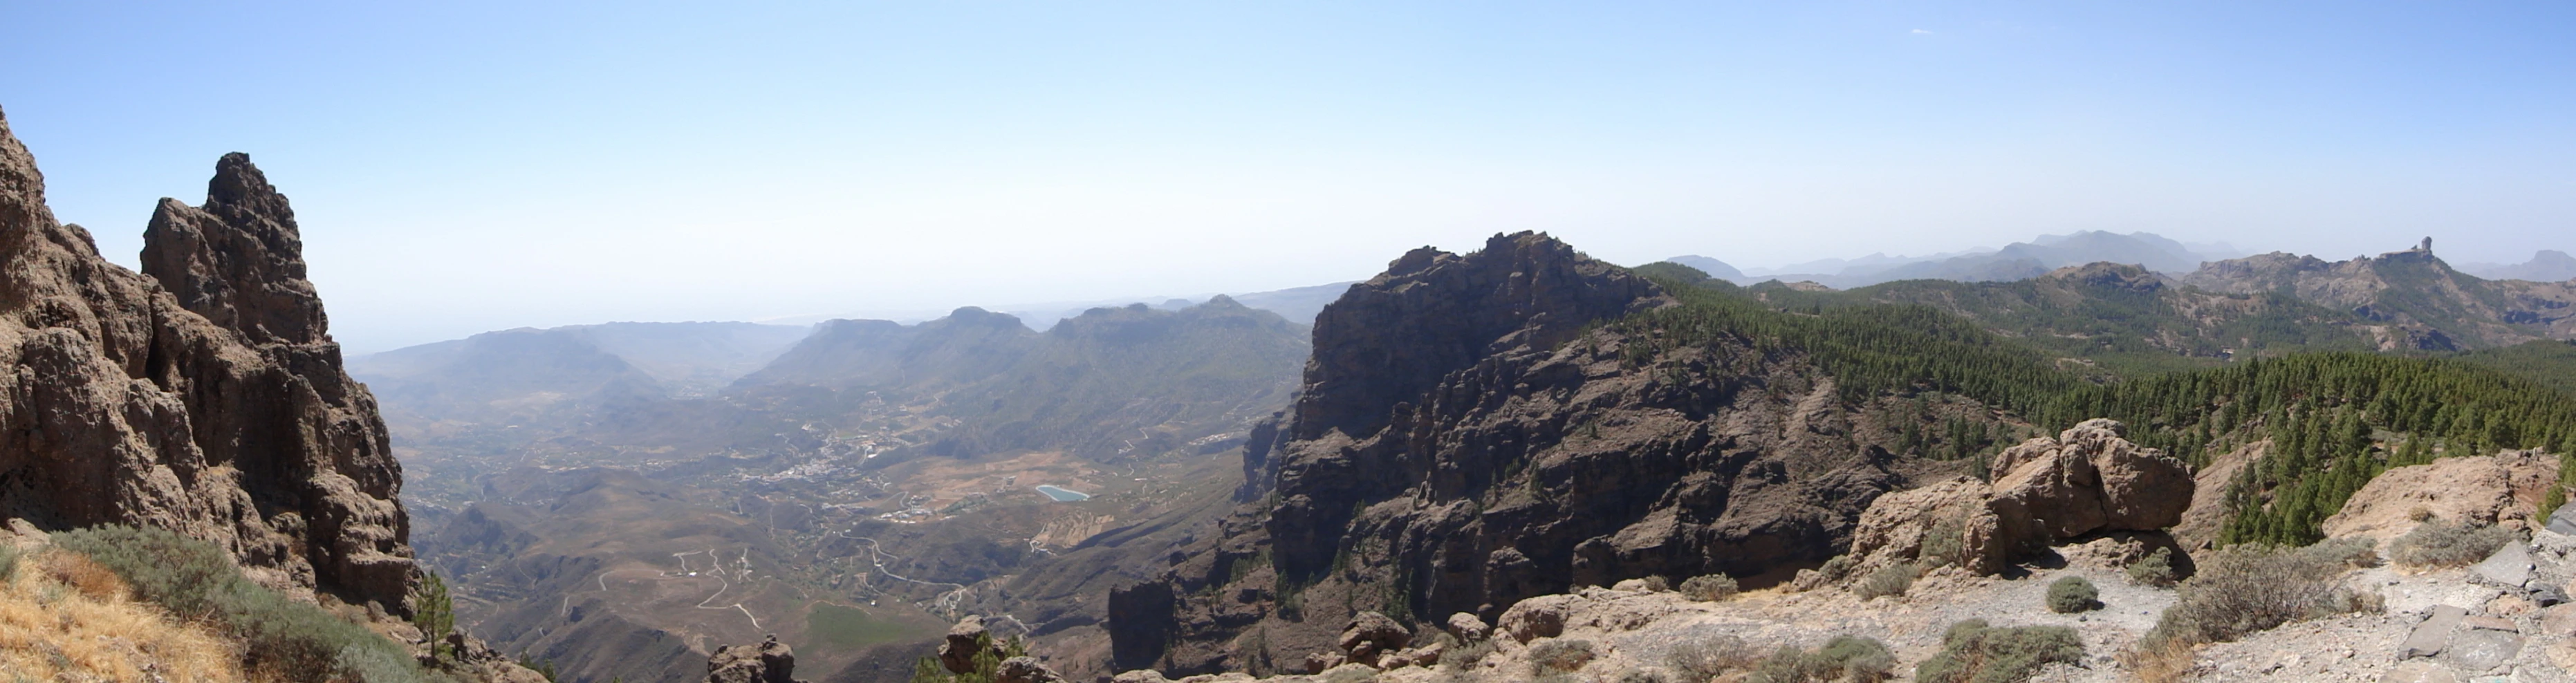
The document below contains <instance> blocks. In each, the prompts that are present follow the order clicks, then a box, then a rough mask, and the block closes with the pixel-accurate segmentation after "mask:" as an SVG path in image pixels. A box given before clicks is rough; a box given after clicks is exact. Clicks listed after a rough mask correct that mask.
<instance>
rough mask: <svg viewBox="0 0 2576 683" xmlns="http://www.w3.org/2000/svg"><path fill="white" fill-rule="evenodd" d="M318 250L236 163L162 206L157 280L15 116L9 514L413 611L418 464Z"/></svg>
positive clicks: (3, 484)
mask: <svg viewBox="0 0 2576 683" xmlns="http://www.w3.org/2000/svg"><path fill="white" fill-rule="evenodd" d="M301 251H302V244H301V240H300V237H299V235H298V233H297V228H296V225H295V219H294V213H293V212H292V211H291V210H290V209H288V207H287V202H286V197H285V196H284V195H281V194H279V193H278V192H277V191H276V189H275V188H274V187H271V186H270V185H269V184H268V182H267V180H266V178H264V177H263V176H261V174H260V172H259V169H257V168H256V167H253V166H252V165H251V164H250V160H249V158H248V157H245V156H242V155H239V154H234V155H228V156H226V157H224V159H223V160H222V161H221V162H219V163H218V164H217V167H216V175H215V178H214V180H213V181H212V182H211V183H209V185H208V191H207V201H206V205H205V206H204V207H202V208H195V207H188V206H186V205H184V204H181V203H179V202H176V201H172V200H163V202H162V204H161V208H160V210H159V211H158V212H156V214H155V215H154V218H153V222H152V226H151V229H150V230H148V231H147V232H146V233H145V247H144V253H143V263H144V269H145V273H143V274H137V273H135V272H132V271H128V270H125V269H124V268H121V267H118V266H116V265H114V264H111V263H109V262H108V261H107V260H106V259H105V258H102V257H101V256H100V255H99V253H98V249H97V245H96V244H95V243H93V242H92V241H91V239H90V237H89V234H88V233H87V232H86V231H84V230H82V229H80V228H79V227H78V226H69V225H62V224H59V223H57V222H55V220H54V217H53V214H52V211H51V210H50V209H48V208H46V206H45V204H44V180H43V177H42V176H41V175H40V174H39V173H38V172H37V171H36V168H35V162H34V160H33V159H32V158H30V157H29V156H28V154H27V152H26V148H25V147H24V146H22V145H20V144H19V143H18V141H17V139H16V138H15V137H14V136H12V135H10V134H9V132H8V128H7V124H6V122H5V121H0V358H4V359H5V360H6V361H7V363H8V367H11V368H14V369H15V370H14V371H13V372H10V373H8V374H6V375H0V517H17V518H23V519H26V520H28V521H29V522H31V523H32V524H33V525H34V526H36V527H39V528H43V529H53V530H59V529H68V528H75V527H82V526H90V525H96V524H107V523H122V524H135V525H145V526H155V527H161V528H167V529H172V530H176V531H180V532H182V533H186V534H188V535H191V536H195V537H198V538H202V539H206V540H208V541H211V542H214V543H216V544H217V545H220V546H222V547H224V548H226V549H228V550H230V551H232V553H233V554H234V556H235V557H237V558H239V559H240V561H241V563H242V564H243V566H244V567H245V568H246V569H247V570H248V571H249V573H250V574H251V575H252V577H253V578H255V579H257V580H259V581H261V582H262V583H264V584H267V585H270V586H272V587H276V588H280V589H284V590H287V591H289V592H294V593H310V592H312V591H316V590H319V591H322V592H327V593H331V594H334V595H337V596H339V597H341V598H342V599H345V600H348V601H350V602H353V603H364V602H369V601H373V602H378V603H381V604H383V605H385V606H386V607H387V608H388V609H390V610H392V611H394V612H396V613H406V612H407V611H408V607H407V605H405V602H404V601H405V599H406V598H405V596H406V594H407V592H408V589H409V586H410V582H411V580H412V576H413V568H412V562H411V549H410V547H409V544H408V541H409V535H410V529H409V521H408V517H407V516H406V515H405V514H404V512H403V509H402V507H401V505H400V504H399V503H397V502H396V496H397V494H398V493H399V491H400V489H401V486H402V471H401V469H400V466H399V465H397V464H396V463H395V461H394V458H393V452H392V448H391V447H390V445H389V444H388V442H387V440H386V436H385V428H384V422H383V420H382V418H380V417H379V416H378V415H377V411H376V404H375V399H374V398H373V397H372V396H370V395H369V394H368V393H367V390H366V388H365V387H363V386H360V385H359V384H358V383H357V382H355V381H352V380H350V379H349V377H348V375H347V374H346V373H344V372H343V371H342V369H341V359H340V349H339V346H338V345H337V344H335V343H333V342H332V341H331V339H330V334H329V331H328V329H327V325H326V321H325V318H324V316H323V313H322V306H321V302H320V300H319V299H318V298H316V297H315V296H314V292H313V286H312V283H310V282H308V281H306V280H305V279H304V262H303V257H302V254H301Z"/></svg>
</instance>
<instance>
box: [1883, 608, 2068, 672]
mask: <svg viewBox="0 0 2576 683" xmlns="http://www.w3.org/2000/svg"><path fill="white" fill-rule="evenodd" d="M2082 661H2084V640H2083V639H2082V638H2080V637H2077V636H2076V635H2075V629H2071V628H2066V627H2063V626H2023V627H2017V628H1994V627H1991V626H1988V625H1987V624H1986V620H1984V619H1969V620H1967V621H1962V622H1959V623H1956V624H1952V625H1950V630H1949V631H1948V632H1946V633H1943V634H1942V636H1941V652H1940V654H1935V655H1932V658H1931V659H1926V660H1923V663H1922V664H1917V665H1915V667H1914V680H1916V681H1918V682H1919V683H2020V682H2021V681H2025V680H2029V679H2030V675H2031V674H2033V673H2037V672H2038V671H2039V668H2040V667H2042V666H2046V665H2048V664H2049V663H2051V662H2065V663H2069V664H2074V663H2079V662H2082Z"/></svg>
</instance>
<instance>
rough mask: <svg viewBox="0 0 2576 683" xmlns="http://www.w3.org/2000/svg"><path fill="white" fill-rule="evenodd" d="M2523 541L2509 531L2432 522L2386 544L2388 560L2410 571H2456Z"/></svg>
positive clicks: (2489, 527)
mask: <svg viewBox="0 0 2576 683" xmlns="http://www.w3.org/2000/svg"><path fill="white" fill-rule="evenodd" d="M2519 540H2522V539H2521V538H2519V537H2517V536H2515V535H2514V533H2513V531H2512V530H2509V529H2505V528H2503V527H2494V526H2469V525H2463V524H2453V523H2451V522H2446V521H2443V520H2438V519H2436V520H2432V521H2428V522H2425V523H2424V524H2422V525H2420V526H2417V527H2415V530H2414V531H2409V532H2406V535H2404V536H2399V537H2397V540H2394V541H2389V542H2388V555H2389V557H2391V558H2393V559H2395V560H2397V563H2398V564H2402V565H2407V566H2411V567H2459V566H2466V565H2468V564H2471V563H2474V562H2477V561H2478V560H2483V559H2486V558H2487V555H2490V554H2493V553H2494V552H2495V551H2496V549H2497V548H2502V547H2504V544H2506V543H2512V542H2515V541H2519Z"/></svg>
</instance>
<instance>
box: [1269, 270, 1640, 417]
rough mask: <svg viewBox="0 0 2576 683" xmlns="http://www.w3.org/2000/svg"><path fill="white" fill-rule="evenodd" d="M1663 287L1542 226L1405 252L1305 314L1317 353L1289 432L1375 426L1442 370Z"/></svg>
mask: <svg viewBox="0 0 2576 683" xmlns="http://www.w3.org/2000/svg"><path fill="white" fill-rule="evenodd" d="M1661 294H1662V292H1661V290H1659V289H1657V288H1656V287H1655V285H1654V283H1651V282H1648V281H1646V279H1645V278H1642V277H1638V276H1637V275H1635V274H1632V273H1629V272H1628V271H1627V270H1626V269H1624V268H1620V267H1618V266H1613V265H1610V264H1608V263H1603V262H1601V261H1596V260H1593V259H1592V257H1589V256H1585V255H1583V254H1582V253H1580V252H1577V251H1575V250H1574V247H1572V246H1568V245H1567V244H1566V243H1564V242H1561V241H1558V240H1557V239H1556V238H1554V237H1549V236H1547V235H1546V234H1545V233H1537V232H1523V233H1518V234H1512V235H1502V234H1497V235H1494V236H1493V238H1491V239H1488V240H1486V241H1485V248H1484V249H1482V250H1479V251H1476V252H1474V253H1470V254H1467V255H1465V256H1459V255H1455V254H1450V253H1448V252H1444V251H1440V250H1438V249H1433V248H1430V247H1423V248H1420V249H1415V250H1413V251H1411V252H1407V253H1406V254H1405V255H1404V256H1403V257H1402V258H1398V259H1396V260H1395V261H1394V262H1393V263H1389V264H1387V269H1386V272H1385V273H1382V274H1379V275H1378V276H1377V277H1374V278H1370V279H1369V280H1368V281H1367V282H1363V283H1360V284H1358V285H1354V286H1352V287H1351V289H1350V291H1349V292H1346V293H1344V294H1343V295H1342V298H1341V299H1340V300H1338V301H1335V302H1333V303H1332V305H1329V306H1325V307H1324V311H1323V313H1322V314H1320V315H1317V316H1316V317H1315V356H1314V358H1313V359H1312V360H1311V361H1309V362H1308V363H1307V364H1306V379H1305V390H1304V392H1303V393H1302V394H1301V395H1300V397H1299V398H1298V400H1297V404H1296V407H1295V408H1294V409H1293V412H1292V414H1293V415H1294V416H1295V422H1294V424H1293V426H1292V428H1291V431H1290V437H1291V438H1295V439H1313V438H1318V437H1321V436H1323V435H1324V434H1325V433H1326V432H1330V431H1334V430H1340V431H1341V432H1342V433H1344V434H1347V435H1350V436H1353V437H1361V436H1366V435H1368V434H1372V433H1375V432H1376V431H1377V430H1378V429H1380V428H1383V427H1385V426H1386V424H1387V420H1388V409H1389V407H1391V406H1393V405H1394V404H1396V403H1398V402H1403V401H1412V400H1416V399H1418V398H1420V397H1421V396H1422V394H1423V392H1425V391H1428V390H1430V389H1431V387H1432V386H1433V385H1434V384H1437V383H1438V382H1439V381H1440V378H1441V377H1443V376H1446V375H1448V374H1449V373H1451V372H1455V371H1458V370H1461V369H1464V368H1466V367H1468V366H1471V365H1474V364H1475V363H1476V361H1477V360H1479V359H1482V358H1484V357H1486V356H1488V355H1492V354H1493V353H1494V352H1495V351H1499V350H1503V349H1509V348H1512V347H1515V346H1521V345H1528V346H1531V347H1533V348H1545V347H1548V346H1552V345H1555V344H1557V343H1560V342H1563V341H1565V340H1567V339H1569V338H1572V336H1573V335H1574V334H1575V333H1576V332H1577V331H1579V330H1581V329H1583V327H1584V326H1585V325H1589V324H1591V323H1592V322H1593V321H1597V320H1602V319H1605V318H1612V317H1617V316H1620V315H1625V314H1627V313H1629V312H1631V311H1633V310H1637V309H1638V308H1639V307H1641V306H1643V305H1648V304H1645V303H1643V302H1644V301H1645V300H1647V299H1649V298H1652V297H1657V296H1659V295H1661Z"/></svg>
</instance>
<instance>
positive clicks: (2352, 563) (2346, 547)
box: [2299, 536, 2485, 568]
mask: <svg viewBox="0 0 2576 683" xmlns="http://www.w3.org/2000/svg"><path fill="white" fill-rule="evenodd" d="M2299 552H2302V553H2307V554H2309V555H2313V556H2315V557H2316V558H2317V559H2318V560H2320V561H2325V562H2340V563H2343V564H2344V565H2345V566H2349V567H2365V568H2366V567H2377V566H2379V542H2378V541H2374V540H2371V539H2370V538H2369V537H2366V536H2345V537H2343V538H2334V539H2327V540H2324V541H2319V542H2317V543H2316V544H2315V545H2311V546H2308V547H2305V548H2300V549H2299ZM2479 559H2485V556H2483V555H2481V556H2479Z"/></svg>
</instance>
